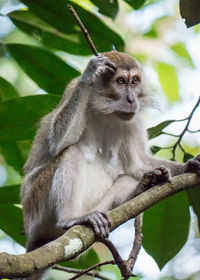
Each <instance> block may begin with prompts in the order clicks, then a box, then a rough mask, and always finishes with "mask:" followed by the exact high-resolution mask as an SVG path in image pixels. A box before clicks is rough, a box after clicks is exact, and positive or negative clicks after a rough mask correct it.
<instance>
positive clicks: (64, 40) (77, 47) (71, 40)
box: [8, 10, 91, 55]
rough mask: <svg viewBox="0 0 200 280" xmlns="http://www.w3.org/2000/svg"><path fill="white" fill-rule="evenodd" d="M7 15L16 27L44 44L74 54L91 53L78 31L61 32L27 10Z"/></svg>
mask: <svg viewBox="0 0 200 280" xmlns="http://www.w3.org/2000/svg"><path fill="white" fill-rule="evenodd" d="M8 16H9V17H10V19H11V20H12V21H13V23H14V24H15V25H16V26H17V27H18V28H20V29H21V30H22V31H24V32H26V33H27V34H29V35H31V36H33V37H34V38H35V39H38V40H39V41H41V42H42V43H43V44H44V45H47V46H49V47H51V48H55V49H59V50H62V51H65V52H68V53H72V54H76V55H89V54H91V49H90V48H89V46H88V43H87V42H86V40H85V38H84V36H83V34H82V33H80V32H77V31H74V33H73V34H66V33H63V32H61V31H59V30H57V29H56V28H54V27H52V26H50V25H49V24H47V23H46V22H44V21H43V20H41V18H38V17H37V16H36V15H35V14H33V13H31V12H30V11H28V10H20V11H14V12H11V13H9V14H8Z"/></svg>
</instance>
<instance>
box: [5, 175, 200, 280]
mask: <svg viewBox="0 0 200 280" xmlns="http://www.w3.org/2000/svg"><path fill="white" fill-rule="evenodd" d="M198 184H200V177H199V176H198V175H196V174H192V173H185V174H182V175H179V176H176V177H173V178H172V181H171V183H166V184H164V185H162V186H155V187H153V188H151V189H149V190H147V191H145V192H144V193H142V194H140V195H139V196H137V197H135V198H133V199H132V200H130V201H128V202H126V203H124V204H122V205H121V206H119V207H117V208H115V209H113V210H112V211H110V212H108V215H109V218H110V220H111V230H114V229H115V228H116V227H118V226H119V225H121V224H122V223H124V222H126V221H127V220H129V219H132V218H134V217H136V216H137V215H138V214H140V213H141V212H143V211H144V210H146V209H148V208H150V207H151V206H153V205H154V204H156V203H157V202H159V201H161V200H162V199H164V198H166V197H168V196H170V195H173V194H175V193H177V192H180V191H183V190H186V189H188V188H190V187H192V186H194V185H198ZM95 241H96V240H95V235H94V233H93V230H92V229H91V228H90V227H86V226H75V227H73V228H71V229H69V230H68V231H67V232H66V233H65V234H63V235H62V236H60V237H59V238H57V239H56V240H54V241H52V242H50V243H48V244H46V245H45V246H43V247H41V248H38V249H36V250H34V251H32V252H28V253H26V254H22V255H11V254H7V253H1V254H0V278H16V277H26V276H29V275H31V274H32V273H34V272H36V271H38V270H41V269H43V268H45V267H50V266H52V265H54V264H55V263H58V262H63V261H68V260H70V259H73V258H75V257H76V256H78V255H79V254H80V253H82V252H83V251H85V250H86V249H88V248H89V247H90V246H91V245H92V244H93V243H94V242H95Z"/></svg>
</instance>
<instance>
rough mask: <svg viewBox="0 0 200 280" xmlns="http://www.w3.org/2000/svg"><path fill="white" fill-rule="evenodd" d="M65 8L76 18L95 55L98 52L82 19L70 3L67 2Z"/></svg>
mask: <svg viewBox="0 0 200 280" xmlns="http://www.w3.org/2000/svg"><path fill="white" fill-rule="evenodd" d="M67 8H68V10H69V11H70V12H71V14H72V15H73V17H74V18H75V19H76V21H77V23H78V25H79V26H80V28H81V30H82V32H83V34H84V36H85V38H86V40H87V41H88V44H89V46H90V48H91V49H92V51H93V53H94V55H95V56H98V55H99V54H98V52H97V50H96V47H95V45H94V43H93V42H92V39H91V37H90V35H89V33H88V31H87V29H86V28H85V26H84V25H83V23H82V21H81V20H80V18H79V16H78V15H77V13H76V11H75V10H74V8H73V7H72V5H70V4H67Z"/></svg>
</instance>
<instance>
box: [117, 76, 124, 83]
mask: <svg viewBox="0 0 200 280" xmlns="http://www.w3.org/2000/svg"><path fill="white" fill-rule="evenodd" d="M117 83H118V84H120V85H122V84H125V79H124V78H118V79H117Z"/></svg>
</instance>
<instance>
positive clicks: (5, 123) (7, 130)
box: [0, 94, 60, 141]
mask: <svg viewBox="0 0 200 280" xmlns="http://www.w3.org/2000/svg"><path fill="white" fill-rule="evenodd" d="M59 99H60V98H59V96H56V95H50V94H44V95H35V96H25V97H20V98H17V99H12V100H8V101H6V102H3V103H0V141H2V140H6V141H7V140H11V141H13V140H25V139H30V138H32V137H33V136H34V135H35V131H36V125H37V124H38V122H39V120H40V119H41V117H43V116H44V115H45V114H47V113H49V112H50V111H51V110H52V108H54V107H55V106H56V105H57V103H58V101H59Z"/></svg>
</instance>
